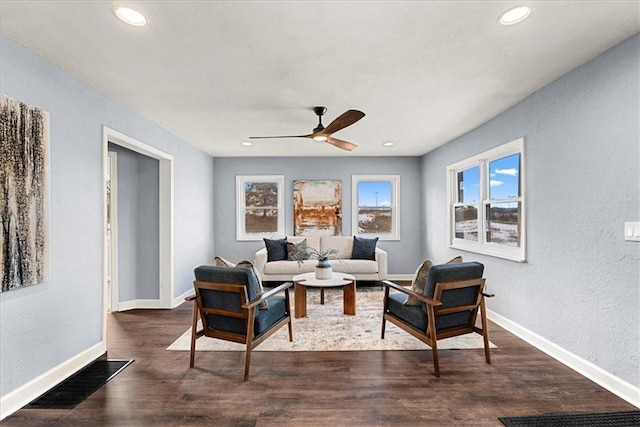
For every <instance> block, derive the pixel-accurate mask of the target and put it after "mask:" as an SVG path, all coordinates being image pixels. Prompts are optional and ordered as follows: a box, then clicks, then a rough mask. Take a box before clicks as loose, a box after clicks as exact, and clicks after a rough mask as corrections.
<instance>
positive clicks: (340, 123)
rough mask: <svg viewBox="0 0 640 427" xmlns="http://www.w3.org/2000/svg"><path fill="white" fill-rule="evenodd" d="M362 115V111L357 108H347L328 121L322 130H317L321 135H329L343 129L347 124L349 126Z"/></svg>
mask: <svg viewBox="0 0 640 427" xmlns="http://www.w3.org/2000/svg"><path fill="white" fill-rule="evenodd" d="M363 117H364V113H363V112H362V111H358V110H348V111H345V112H344V113H342V114H341V115H339V116H338V117H336V119H335V120H334V121H332V122H331V123H329V126H327V127H326V128H325V129H324V130H323V131H321V132H319V134H322V135H331V134H332V133H334V132H338V131H339V130H340V129H344V128H346V127H347V126H351V125H352V124H354V123H355V122H357V121H358V120H360V119H361V118H363Z"/></svg>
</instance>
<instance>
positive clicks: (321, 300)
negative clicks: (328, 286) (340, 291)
mask: <svg viewBox="0 0 640 427" xmlns="http://www.w3.org/2000/svg"><path fill="white" fill-rule="evenodd" d="M320 304H324V288H320Z"/></svg>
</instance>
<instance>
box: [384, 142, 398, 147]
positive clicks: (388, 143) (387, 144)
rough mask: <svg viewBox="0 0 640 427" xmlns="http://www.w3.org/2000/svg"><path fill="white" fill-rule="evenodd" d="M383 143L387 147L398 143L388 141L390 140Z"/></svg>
mask: <svg viewBox="0 0 640 427" xmlns="http://www.w3.org/2000/svg"><path fill="white" fill-rule="evenodd" d="M382 145H383V146H385V147H393V146H394V145H396V143H395V142H391V141H388V142H383V143H382Z"/></svg>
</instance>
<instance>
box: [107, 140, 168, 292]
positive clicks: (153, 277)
mask: <svg viewBox="0 0 640 427" xmlns="http://www.w3.org/2000/svg"><path fill="white" fill-rule="evenodd" d="M109 151H114V152H116V153H117V157H116V158H117V161H116V164H117V171H118V174H117V189H118V190H117V198H118V200H117V207H118V212H117V239H116V241H117V244H118V300H119V302H125V301H132V300H136V299H159V298H160V260H159V253H160V252H159V251H160V249H159V229H160V224H159V223H160V218H159V209H158V206H159V173H160V163H159V162H158V160H157V159H153V158H151V157H147V156H145V155H143V154H140V153H136V152H134V151H131V150H128V149H126V148H123V147H120V146H118V145H115V144H109ZM112 188H113V187H112Z"/></svg>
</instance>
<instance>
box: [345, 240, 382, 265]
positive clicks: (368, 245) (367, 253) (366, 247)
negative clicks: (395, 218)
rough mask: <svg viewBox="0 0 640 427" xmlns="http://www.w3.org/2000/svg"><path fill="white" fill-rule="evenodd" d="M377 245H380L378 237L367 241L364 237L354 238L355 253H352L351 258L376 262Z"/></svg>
mask: <svg viewBox="0 0 640 427" xmlns="http://www.w3.org/2000/svg"><path fill="white" fill-rule="evenodd" d="M376 243H378V238H377V237H374V238H373V239H365V238H364V237H358V236H353V251H352V252H351V258H352V259H369V260H371V261H375V260H376Z"/></svg>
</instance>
